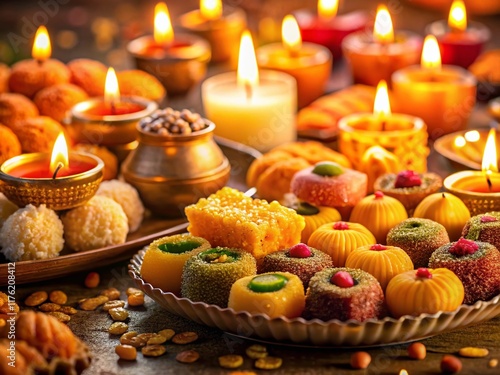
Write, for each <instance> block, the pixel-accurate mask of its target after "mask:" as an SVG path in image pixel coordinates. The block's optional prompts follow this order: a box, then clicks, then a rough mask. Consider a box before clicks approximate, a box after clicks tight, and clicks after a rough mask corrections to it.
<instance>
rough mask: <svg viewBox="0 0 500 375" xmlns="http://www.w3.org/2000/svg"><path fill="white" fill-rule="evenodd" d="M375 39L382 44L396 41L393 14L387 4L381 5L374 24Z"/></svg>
mask: <svg viewBox="0 0 500 375" xmlns="http://www.w3.org/2000/svg"><path fill="white" fill-rule="evenodd" d="M373 39H374V40H375V41H376V42H378V43H380V44H389V43H393V42H394V28H393V26H392V19H391V14H390V13H389V9H387V7H386V6H385V5H379V6H378V8H377V15H376V16H375V25H374V26H373Z"/></svg>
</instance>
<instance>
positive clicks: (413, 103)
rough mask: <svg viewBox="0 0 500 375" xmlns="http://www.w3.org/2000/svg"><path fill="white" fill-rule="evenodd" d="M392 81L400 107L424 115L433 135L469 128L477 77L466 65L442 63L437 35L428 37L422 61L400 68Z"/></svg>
mask: <svg viewBox="0 0 500 375" xmlns="http://www.w3.org/2000/svg"><path fill="white" fill-rule="evenodd" d="M392 83H393V89H394V93H395V96H396V98H397V100H398V106H399V109H400V111H401V112H403V113H407V114H410V115H414V116H418V117H421V118H422V119H423V120H424V121H425V123H426V124H427V126H428V127H429V130H428V131H429V136H430V137H431V138H433V139H436V138H438V137H440V136H442V135H444V134H448V133H452V132H454V131H457V130H462V129H465V128H466V126H467V121H468V119H469V116H470V114H471V112H472V109H473V108H474V105H475V103H476V79H475V78H474V76H473V75H472V74H471V73H469V72H468V71H466V70H465V69H463V68H460V67H456V66H449V65H444V66H441V58H440V54H439V47H438V44H437V41H436V39H435V37H433V36H428V37H427V38H426V41H425V43H424V49H423V51H422V62H421V65H420V66H418V65H416V66H410V67H407V68H403V69H401V70H398V71H397V72H395V73H394V74H393V76H392Z"/></svg>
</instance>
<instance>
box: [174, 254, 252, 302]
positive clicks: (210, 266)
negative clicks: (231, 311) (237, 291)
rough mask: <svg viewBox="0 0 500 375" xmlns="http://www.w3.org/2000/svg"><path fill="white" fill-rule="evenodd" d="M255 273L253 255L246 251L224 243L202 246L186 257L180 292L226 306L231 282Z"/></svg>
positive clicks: (203, 300)
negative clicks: (226, 246)
mask: <svg viewBox="0 0 500 375" xmlns="http://www.w3.org/2000/svg"><path fill="white" fill-rule="evenodd" d="M256 273H257V265H256V262H255V258H254V257H253V256H252V255H251V254H250V253H248V252H246V251H243V250H239V249H234V248H223V247H215V248H212V249H209V250H205V251H202V252H200V253H198V254H197V255H194V256H192V257H191V258H189V259H188V260H187V261H186V263H185V265H184V269H183V272H182V282H181V296H182V297H185V298H189V299H190V300H192V301H201V302H205V303H208V304H214V305H218V306H221V307H227V301H228V298H229V292H230V290H231V286H232V285H233V283H234V282H235V281H236V280H238V279H241V278H242V277H245V276H250V275H255V274H256Z"/></svg>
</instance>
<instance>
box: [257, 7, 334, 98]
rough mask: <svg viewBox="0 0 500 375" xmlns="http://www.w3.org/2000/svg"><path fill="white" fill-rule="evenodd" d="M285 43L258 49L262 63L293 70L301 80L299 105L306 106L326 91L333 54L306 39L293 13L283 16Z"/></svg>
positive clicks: (259, 59) (298, 86) (283, 69)
mask: <svg viewBox="0 0 500 375" xmlns="http://www.w3.org/2000/svg"><path fill="white" fill-rule="evenodd" d="M282 38H283V43H272V44H268V45H266V46H263V47H260V48H259V49H257V61H258V63H259V66H260V67H262V68H265V69H273V70H279V71H282V72H285V73H288V74H290V75H291V76H293V77H294V78H295V79H296V80H297V90H298V94H297V100H298V106H299V107H304V106H306V105H308V104H309V103H311V102H312V101H313V100H315V99H317V98H318V97H320V96H321V95H323V93H324V90H325V85H326V83H327V81H328V78H329V77H330V72H331V68H332V56H331V54H330V51H328V49H326V48H325V47H322V46H320V45H318V44H313V43H302V39H301V36H300V30H299V26H298V25H297V21H296V20H295V18H294V17H293V16H292V15H288V16H286V17H285V18H284V19H283V26H282Z"/></svg>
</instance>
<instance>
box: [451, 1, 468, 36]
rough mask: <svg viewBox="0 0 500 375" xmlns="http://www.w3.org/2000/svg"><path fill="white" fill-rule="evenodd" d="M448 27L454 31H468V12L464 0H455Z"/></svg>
mask: <svg viewBox="0 0 500 375" xmlns="http://www.w3.org/2000/svg"><path fill="white" fill-rule="evenodd" d="M448 26H449V27H450V29H452V30H454V31H465V30H466V29H467V11H466V10H465V4H464V2H463V1H462V0H454V1H453V4H451V8H450V14H449V16H448Z"/></svg>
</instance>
